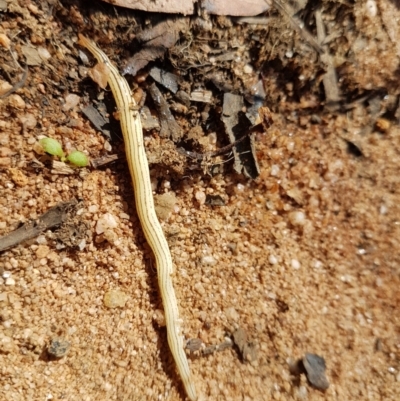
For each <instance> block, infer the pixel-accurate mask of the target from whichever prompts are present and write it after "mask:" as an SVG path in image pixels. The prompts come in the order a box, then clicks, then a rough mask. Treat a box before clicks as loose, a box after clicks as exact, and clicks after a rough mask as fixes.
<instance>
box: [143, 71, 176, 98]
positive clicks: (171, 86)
mask: <svg viewBox="0 0 400 401" xmlns="http://www.w3.org/2000/svg"><path fill="white" fill-rule="evenodd" d="M150 76H151V77H152V78H153V79H154V80H155V81H156V82H158V83H159V84H161V85H162V86H164V88H167V89H168V90H170V91H171V92H172V93H176V92H177V91H178V85H179V82H180V81H181V78H180V77H178V75H175V74H172V72H168V71H164V70H162V69H161V68H158V67H153V68H152V69H151V70H150Z"/></svg>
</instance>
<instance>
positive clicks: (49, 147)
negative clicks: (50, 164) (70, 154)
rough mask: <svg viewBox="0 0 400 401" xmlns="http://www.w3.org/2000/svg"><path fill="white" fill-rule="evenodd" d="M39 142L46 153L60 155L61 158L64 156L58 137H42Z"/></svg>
mask: <svg viewBox="0 0 400 401" xmlns="http://www.w3.org/2000/svg"><path fill="white" fill-rule="evenodd" d="M39 143H40V145H41V146H42V148H43V150H44V151H45V152H46V153H48V154H50V155H52V156H58V157H59V158H60V159H62V158H64V152H63V150H62V147H61V144H60V142H58V141H57V140H56V139H53V138H47V137H46V138H42V139H41V140H40V141H39Z"/></svg>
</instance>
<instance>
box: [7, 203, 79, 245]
mask: <svg viewBox="0 0 400 401" xmlns="http://www.w3.org/2000/svg"><path fill="white" fill-rule="evenodd" d="M76 204H77V201H76V200H75V199H74V200H71V201H69V202H61V203H58V204H57V205H55V206H53V207H52V208H50V209H49V210H48V211H47V212H46V213H44V214H42V215H41V216H40V217H39V218H38V219H37V220H34V221H30V222H27V223H25V224H23V225H22V226H21V227H19V228H17V229H16V230H14V231H12V232H11V233H8V234H7V235H4V236H3V237H1V238H0V251H4V250H6V249H9V248H12V247H14V246H15V245H18V244H20V243H21V242H23V241H26V240H28V239H31V238H35V237H37V236H38V235H39V234H40V233H42V232H43V231H45V230H47V229H49V228H52V227H56V226H59V225H60V224H62V223H63V222H64V221H65V220H66V219H67V216H68V211H69V210H70V209H71V208H72V207H73V206H74V205H76Z"/></svg>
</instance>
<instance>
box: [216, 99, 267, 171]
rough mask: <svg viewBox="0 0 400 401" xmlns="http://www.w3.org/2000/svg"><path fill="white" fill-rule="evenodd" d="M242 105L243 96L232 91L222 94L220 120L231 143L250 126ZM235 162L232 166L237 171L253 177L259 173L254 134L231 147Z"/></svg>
mask: <svg viewBox="0 0 400 401" xmlns="http://www.w3.org/2000/svg"><path fill="white" fill-rule="evenodd" d="M243 107H244V102H243V97H242V96H240V95H235V94H233V93H225V94H224V105H223V110H222V121H223V122H224V124H225V129H226V132H227V133H228V135H229V140H230V142H231V143H235V142H236V141H238V140H239V139H241V138H243V135H244V134H245V133H246V132H248V131H249V130H250V128H251V123H250V121H249V120H248V118H247V117H246V115H245V114H244V112H243V111H242V110H243ZM233 155H234V158H235V162H234V164H233V168H234V170H235V171H236V172H238V173H242V172H243V173H244V174H245V175H246V176H247V177H250V178H252V179H255V178H257V177H258V176H259V174H260V168H259V166H258V162H257V157H256V153H255V146H254V134H252V135H250V136H249V137H247V138H244V139H243V140H241V141H240V143H238V144H237V146H236V147H235V148H234V149H233Z"/></svg>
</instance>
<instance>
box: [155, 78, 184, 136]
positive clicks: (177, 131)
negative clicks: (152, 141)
mask: <svg viewBox="0 0 400 401" xmlns="http://www.w3.org/2000/svg"><path fill="white" fill-rule="evenodd" d="M149 94H150V96H151V98H152V99H153V102H154V105H155V106H156V108H157V111H158V115H159V118H160V126H161V129H160V136H161V137H162V138H171V139H172V140H173V141H174V142H178V141H179V140H180V139H181V138H182V135H183V133H182V130H181V127H180V126H179V125H178V123H177V122H176V121H175V118H174V116H173V115H172V113H171V111H170V109H169V106H168V103H167V101H166V100H165V99H164V97H163V95H162V93H161V92H160V90H159V89H158V88H157V86H156V84H154V83H153V84H152V85H150V86H149Z"/></svg>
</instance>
